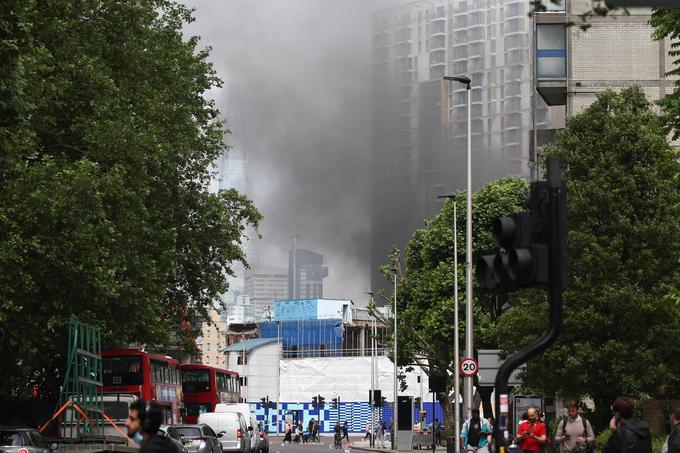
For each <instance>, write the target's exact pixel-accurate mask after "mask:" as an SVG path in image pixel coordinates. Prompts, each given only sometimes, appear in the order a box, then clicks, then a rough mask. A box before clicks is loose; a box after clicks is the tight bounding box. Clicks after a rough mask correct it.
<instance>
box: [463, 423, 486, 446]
mask: <svg viewBox="0 0 680 453" xmlns="http://www.w3.org/2000/svg"><path fill="white" fill-rule="evenodd" d="M482 437H483V434H482V419H481V418H479V419H477V420H474V419H470V424H469V425H468V432H467V444H468V445H470V446H471V447H479V441H480V440H482Z"/></svg>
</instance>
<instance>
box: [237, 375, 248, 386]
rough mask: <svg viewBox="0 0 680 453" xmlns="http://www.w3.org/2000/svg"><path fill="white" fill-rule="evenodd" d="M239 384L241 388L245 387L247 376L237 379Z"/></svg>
mask: <svg viewBox="0 0 680 453" xmlns="http://www.w3.org/2000/svg"><path fill="white" fill-rule="evenodd" d="M238 382H239V384H241V387H247V386H248V377H247V376H240V377H239V378H238Z"/></svg>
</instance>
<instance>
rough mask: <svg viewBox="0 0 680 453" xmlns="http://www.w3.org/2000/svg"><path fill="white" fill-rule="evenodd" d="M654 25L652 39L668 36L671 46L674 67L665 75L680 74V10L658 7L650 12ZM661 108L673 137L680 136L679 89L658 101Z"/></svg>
mask: <svg viewBox="0 0 680 453" xmlns="http://www.w3.org/2000/svg"><path fill="white" fill-rule="evenodd" d="M650 24H651V25H652V27H654V33H653V37H654V39H657V40H658V39H665V38H670V44H671V48H670V50H669V51H668V55H669V56H670V57H672V58H673V64H674V65H675V67H674V68H673V69H671V70H670V71H668V73H667V74H666V75H667V76H671V77H676V78H677V77H678V76H680V10H678V9H658V10H655V11H654V13H653V14H652V20H651V21H650ZM658 103H659V105H661V107H662V109H663V112H664V114H663V120H664V123H665V124H666V127H667V128H668V130H669V131H672V133H673V139H677V138H678V137H680V90H678V87H677V82H676V88H675V90H673V91H672V92H671V93H669V94H667V95H666V96H665V97H664V98H663V99H661V100H660V101H659V102H658Z"/></svg>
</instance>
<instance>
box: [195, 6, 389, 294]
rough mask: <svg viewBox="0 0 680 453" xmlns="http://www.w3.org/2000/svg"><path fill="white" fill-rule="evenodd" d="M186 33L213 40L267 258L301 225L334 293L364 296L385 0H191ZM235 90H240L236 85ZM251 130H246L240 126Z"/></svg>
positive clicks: (283, 248) (275, 259)
mask: <svg viewBox="0 0 680 453" xmlns="http://www.w3.org/2000/svg"><path fill="white" fill-rule="evenodd" d="M185 3H186V4H188V5H190V6H193V7H195V8H196V13H195V16H196V22H194V23H193V24H191V25H190V26H188V27H187V29H186V31H187V34H190V35H199V36H201V37H202V41H201V43H202V45H203V46H205V45H209V46H211V47H212V48H213V51H212V57H211V60H212V61H213V63H214V64H215V68H216V69H217V71H218V73H219V75H220V77H221V78H222V79H223V80H224V81H225V90H223V91H222V92H217V93H213V95H214V96H215V98H216V99H217V102H218V105H219V107H220V110H221V111H222V112H224V113H226V112H228V111H229V107H228V105H227V98H228V97H229V96H234V95H237V96H238V97H239V98H240V105H242V107H241V108H240V110H241V111H240V112H239V115H240V116H241V118H233V121H232V118H229V117H228V115H226V116H227V123H228V127H230V128H231V129H233V130H234V133H235V134H234V135H235V136H236V134H239V133H241V134H242V135H243V139H244V143H246V144H247V149H246V150H245V151H246V152H247V153H248V157H249V160H250V162H251V171H250V176H251V182H252V186H253V193H252V197H253V199H254V201H255V203H256V205H257V207H258V208H259V209H260V211H261V212H262V214H263V215H264V222H263V224H262V228H261V232H262V234H263V236H264V237H263V240H262V241H261V243H260V247H259V248H260V254H261V262H262V264H263V265H285V264H287V255H286V253H287V248H288V245H289V239H288V238H289V237H290V236H291V235H292V234H297V235H299V236H300V239H299V247H302V248H309V249H311V250H314V251H316V252H319V253H322V254H323V255H324V261H325V264H326V265H327V266H328V267H329V270H330V276H329V278H327V279H326V281H325V287H324V295H325V297H330V298H352V299H354V300H355V302H356V303H358V304H360V305H363V304H364V303H365V299H366V296H365V295H364V294H362V291H366V290H367V289H368V288H369V282H368V272H369V268H368V266H369V259H368V245H369V244H368V238H369V228H370V225H369V210H370V204H369V203H370V197H369V190H370V189H369V178H370V175H369V173H368V164H369V151H370V108H371V105H370V43H371V39H370V17H371V16H370V13H371V11H373V10H375V9H377V8H379V7H384V6H385V5H389V4H392V3H391V2H389V1H386V0H375V1H369V0H346V1H337V0H336V1H330V0H295V1H292V0H275V1H274V0H264V1H263V0H257V1H254V0H228V1H227V0H222V1H217V0H213V1H196V0H195V1H186V2H185ZM230 89H231V90H232V92H231V93H229V90H230ZM238 127H240V128H241V129H240V130H239V129H237V128H238Z"/></svg>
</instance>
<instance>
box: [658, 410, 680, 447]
mask: <svg viewBox="0 0 680 453" xmlns="http://www.w3.org/2000/svg"><path fill="white" fill-rule="evenodd" d="M670 418H671V433H670V434H669V435H668V437H667V438H666V442H664V445H663V447H662V448H661V453H680V407H676V408H675V409H673V410H671V414H670Z"/></svg>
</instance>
